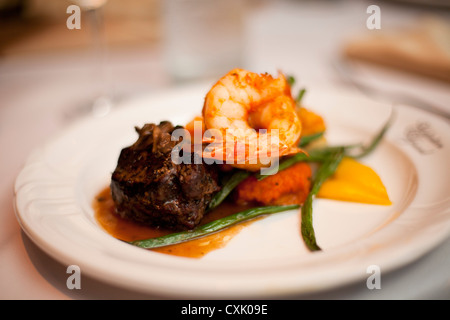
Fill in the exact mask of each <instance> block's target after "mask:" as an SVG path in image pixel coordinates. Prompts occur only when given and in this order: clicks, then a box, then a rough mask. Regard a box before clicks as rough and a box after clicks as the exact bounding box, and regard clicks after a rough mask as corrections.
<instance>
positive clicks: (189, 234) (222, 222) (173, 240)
mask: <svg viewBox="0 0 450 320" xmlns="http://www.w3.org/2000/svg"><path fill="white" fill-rule="evenodd" d="M299 207H300V206H299V205H287V206H268V207H257V208H252V209H248V210H245V211H242V212H238V213H235V214H232V215H229V216H227V217H224V218H221V219H217V220H215V221H212V222H209V223H207V224H204V225H201V226H199V227H197V228H195V229H193V230H188V231H181V232H176V233H171V234H168V235H165V236H162V237H157V238H151V239H145V240H136V241H131V242H129V243H131V244H133V245H135V246H138V247H140V248H144V249H151V248H158V247H163V246H167V245H173V244H177V243H181V242H185V241H188V240H193V239H196V238H199V237H203V236H206V235H209V234H212V233H215V232H217V231H220V230H223V229H225V228H228V227H230V226H232V225H235V224H237V223H241V222H244V221H248V220H250V219H254V218H256V217H259V216H262V215H268V214H274V213H278V212H282V211H288V210H293V209H298V208H299Z"/></svg>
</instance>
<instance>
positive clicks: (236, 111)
mask: <svg viewBox="0 0 450 320" xmlns="http://www.w3.org/2000/svg"><path fill="white" fill-rule="evenodd" d="M203 121H204V124H205V128H206V129H207V130H209V131H210V137H209V138H210V139H209V140H208V141H214V143H212V144H211V145H210V146H212V147H209V148H205V150H204V152H203V158H212V159H217V160H222V161H225V162H226V163H229V164H230V165H232V166H234V167H238V168H241V169H247V170H251V171H256V170H258V169H260V168H261V167H264V166H267V165H268V164H269V163H270V162H271V161H272V160H274V159H275V160H278V158H279V157H282V156H285V155H288V154H292V153H297V152H299V151H301V150H300V149H298V148H297V143H298V140H299V138H300V134H301V130H302V125H301V121H300V119H299V117H298V114H297V112H296V103H295V101H294V99H293V98H292V95H291V90H290V86H289V84H288V82H287V80H286V78H285V76H284V75H283V74H280V75H279V77H278V78H274V77H272V76H271V75H269V74H257V73H253V72H249V71H246V70H242V69H234V70H231V71H230V72H229V73H227V74H226V75H225V76H223V77H222V78H221V79H220V80H219V81H218V82H217V83H216V84H215V85H214V86H213V87H212V88H211V90H210V91H209V92H208V93H207V95H206V97H205V102H204V106H203ZM206 139H208V137H206ZM205 141H206V140H205Z"/></svg>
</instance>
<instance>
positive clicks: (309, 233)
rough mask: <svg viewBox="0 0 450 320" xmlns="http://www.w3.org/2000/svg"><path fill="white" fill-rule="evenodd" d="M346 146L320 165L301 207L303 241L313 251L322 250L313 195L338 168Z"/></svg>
mask: <svg viewBox="0 0 450 320" xmlns="http://www.w3.org/2000/svg"><path fill="white" fill-rule="evenodd" d="M344 154H345V153H344V148H341V149H338V150H336V151H335V152H333V153H332V154H331V155H330V156H329V157H328V159H327V160H325V161H324V162H323V163H322V164H321V165H320V167H319V169H318V170H317V172H316V175H315V177H314V181H313V184H312V187H311V191H310V192H309V194H308V196H307V197H306V200H305V202H304V203H303V206H302V209H301V217H302V219H301V234H302V237H303V241H304V242H305V244H306V246H307V247H308V249H309V250H311V251H317V250H321V248H320V247H319V246H318V245H317V242H316V236H315V231H314V226H313V214H312V213H313V208H312V203H313V197H314V196H315V195H316V194H317V193H318V192H319V190H320V187H321V186H322V184H323V182H324V181H326V180H327V179H328V178H329V177H330V176H331V175H332V174H333V173H334V172H335V171H336V169H337V167H338V165H339V163H340V162H341V160H342V158H343V157H344Z"/></svg>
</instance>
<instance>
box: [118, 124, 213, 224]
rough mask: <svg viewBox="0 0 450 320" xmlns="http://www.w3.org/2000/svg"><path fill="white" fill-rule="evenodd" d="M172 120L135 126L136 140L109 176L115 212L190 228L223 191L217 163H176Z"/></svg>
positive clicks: (133, 218) (127, 216)
mask: <svg viewBox="0 0 450 320" xmlns="http://www.w3.org/2000/svg"><path fill="white" fill-rule="evenodd" d="M175 129H176V127H174V126H173V125H172V124H171V123H170V122H168V121H164V122H161V123H160V124H159V125H156V124H146V125H144V126H143V127H142V128H136V131H137V133H138V134H139V137H138V139H137V141H136V142H135V143H134V144H133V145H131V146H129V147H126V148H124V149H122V151H121V153H120V156H119V159H118V163H117V167H116V168H115V170H114V172H113V174H112V178H111V193H112V197H113V199H114V202H115V204H116V210H117V213H118V214H119V215H120V216H122V217H125V218H129V219H132V220H135V221H138V222H140V223H143V224H147V225H152V226H160V227H164V228H171V229H174V230H186V229H192V228H194V227H195V226H197V225H198V223H199V222H200V220H201V219H202V218H203V216H204V214H205V211H206V208H207V205H208V203H209V201H210V200H211V198H212V196H213V195H214V193H216V192H217V191H218V190H219V183H218V172H217V170H218V169H217V166H216V165H206V164H204V163H200V164H195V162H194V157H196V156H197V155H196V154H195V153H190V157H191V160H192V161H191V164H186V163H181V164H175V163H174V162H173V161H172V158H171V152H172V149H173V147H174V146H175V145H177V144H178V143H179V142H180V140H179V141H171V133H172V132H173V130H175Z"/></svg>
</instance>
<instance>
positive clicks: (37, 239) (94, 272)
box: [14, 84, 450, 298]
mask: <svg viewBox="0 0 450 320" xmlns="http://www.w3.org/2000/svg"><path fill="white" fill-rule="evenodd" d="M202 88H204V87H203V84H202V85H200V86H198V85H195V86H189V87H187V88H182V89H181V90H176V89H175V90H173V89H171V90H169V92H174V91H175V92H176V94H178V95H183V94H189V93H190V92H191V91H192V90H201V89H202ZM164 94H167V93H164ZM164 94H162V95H160V96H159V98H161V97H162V96H163V95H164ZM142 97H144V99H145V97H149V99H153V100H154V99H155V96H153V95H144V96H141V97H138V98H137V99H142ZM135 99H136V98H135ZM157 99H158V97H156V100H157ZM125 103H128V104H129V103H130V102H129V101H128V102H125ZM370 103H374V102H373V101H370ZM404 107H405V108H411V107H407V106H404ZM421 112H422V111H421ZM430 116H432V117H435V118H438V117H436V116H434V115H431V114H430ZM86 121H88V122H89V121H92V119H82V120H80V121H79V122H77V123H74V125H73V126H71V127H69V128H66V130H64V131H63V132H61V133H60V135H58V136H56V137H55V138H53V139H49V140H48V141H47V142H46V143H44V144H43V145H42V146H41V147H39V148H36V149H35V150H34V151H33V152H32V153H31V154H30V156H29V157H28V159H27V161H26V162H25V164H24V166H23V169H22V170H21V171H20V173H19V175H18V178H17V180H16V182H15V188H14V211H15V214H16V218H17V220H18V221H19V224H20V226H21V228H22V230H23V231H24V232H25V233H26V234H27V236H28V237H30V239H32V241H33V242H34V243H35V244H36V245H37V246H38V247H39V248H40V249H42V250H43V251H44V252H46V253H48V254H49V255H50V256H52V257H53V258H54V259H55V260H57V261H59V262H61V263H67V262H68V261H70V258H71V255H70V254H67V253H64V252H63V251H62V250H58V249H55V248H54V247H52V246H51V245H49V244H48V243H46V241H45V239H43V238H42V236H39V235H38V234H35V233H34V232H33V228H32V227H31V226H30V225H28V223H27V220H26V219H25V218H24V216H23V213H21V212H20V209H19V207H20V206H19V204H18V202H19V201H21V199H20V197H21V193H20V189H21V186H20V183H19V180H20V177H22V176H23V175H24V172H25V171H26V170H27V169H29V167H30V166H33V165H35V164H36V159H39V157H40V156H41V155H40V154H41V153H42V152H43V150H45V148H46V147H48V146H51V145H52V143H53V141H55V140H57V139H60V138H61V137H62V136H64V133H65V132H67V131H70V130H77V128H79V126H80V125H82V124H83V123H84V122H86ZM449 231H450V225H449V224H448V221H447V224H446V231H441V232H440V233H439V236H435V237H434V238H433V241H428V242H427V243H426V245H422V246H421V247H420V248H418V249H419V250H416V252H415V253H411V252H410V254H409V256H408V258H407V259H406V258H405V257H404V259H403V261H399V259H397V260H396V263H391V264H388V265H385V266H384V268H385V270H387V271H389V270H393V269H396V268H398V267H400V266H402V265H405V264H407V263H410V262H412V261H414V260H416V259H417V258H419V257H421V256H422V255H423V254H425V253H426V252H428V251H429V250H431V249H432V248H434V247H435V246H437V245H438V244H439V243H441V242H442V241H444V240H445V239H446V238H447V237H448V236H449ZM123 245H126V244H123ZM126 246H127V250H141V249H139V248H128V247H129V245H126ZM354 249H356V250H366V249H365V248H364V244H359V245H356V246H355V248H354ZM416 249H417V248H416ZM342 251H343V252H344V253H345V252H346V251H348V248H347V249H345V248H342V249H341V250H335V251H334V252H333V254H334V255H339V254H342ZM136 253H137V251H136ZM158 257H159V258H163V257H162V256H158ZM322 257H323V256H322ZM326 257H329V256H328V255H327V256H326ZM165 258H167V257H164V258H163V259H161V260H164V261H168V260H167V259H165ZM169 259H170V260H171V261H172V260H173V259H174V257H170V258H169ZM175 259H177V260H178V261H177V262H180V263H181V262H183V263H182V264H183V265H186V264H185V263H187V265H189V264H190V263H189V262H190V260H189V259H187V260H186V259H184V258H181V259H179V258H178V257H176V258H175ZM316 260H321V259H320V258H318V259H316ZM164 261H163V262H164ZM82 270H85V271H86V273H87V274H88V275H90V276H93V277H95V278H97V279H100V280H102V281H105V282H107V283H112V284H115V285H117V286H120V287H127V288H129V289H133V290H138V291H142V292H151V293H162V294H165V295H169V296H173V295H174V294H175V295H177V294H176V291H177V288H178V287H177V286H175V287H170V286H164V285H163V284H162V283H159V287H158V288H155V289H150V288H147V287H143V286H142V284H140V283H139V281H135V282H129V283H127V284H124V280H125V279H122V278H120V277H119V278H117V277H112V276H113V275H115V274H116V273H115V272H112V271H111V272H105V273H101V274H98V268H96V266H92V265H89V264H86V265H84V266H82ZM319 275H321V276H322V274H319ZM362 276H367V274H365V273H364V272H362V273H361V272H360V273H353V274H351V275H349V274H347V277H346V279H343V278H340V279H339V280H336V279H335V281H334V282H333V281H330V282H328V283H327V284H324V283H323V282H322V283H321V285H316V286H314V285H313V284H311V283H309V285H306V286H304V287H303V288H295V287H291V288H272V289H271V290H272V291H271V292H270V294H269V293H268V292H258V291H256V290H255V289H249V290H242V291H241V292H239V293H237V295H238V296H240V297H255V296H256V297H266V296H273V295H275V296H279V295H290V294H302V293H311V292H316V291H319V290H324V289H331V288H335V287H337V286H340V285H342V284H345V283H350V282H354V281H356V280H358V279H361V277H362ZM125 278H126V277H125ZM329 280H330V279H329ZM331 280H332V279H331ZM260 289H261V288H259V289H258V290H260ZM185 293H187V292H185ZM189 296H191V297H192V296H195V297H219V298H221V297H236V292H232V291H230V290H229V289H220V288H219V289H217V290H210V291H209V292H205V291H202V290H197V291H194V290H193V291H192V292H190V293H189Z"/></svg>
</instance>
